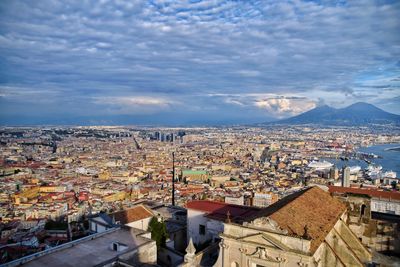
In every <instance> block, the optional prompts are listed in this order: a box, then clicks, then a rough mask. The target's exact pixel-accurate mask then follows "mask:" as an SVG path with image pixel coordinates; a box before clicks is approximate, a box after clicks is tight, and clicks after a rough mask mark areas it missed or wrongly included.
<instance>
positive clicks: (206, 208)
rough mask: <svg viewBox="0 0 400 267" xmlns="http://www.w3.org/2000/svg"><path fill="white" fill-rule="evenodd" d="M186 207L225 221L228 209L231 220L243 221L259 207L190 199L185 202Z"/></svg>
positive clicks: (257, 210)
mask: <svg viewBox="0 0 400 267" xmlns="http://www.w3.org/2000/svg"><path fill="white" fill-rule="evenodd" d="M186 207H187V208H188V209H193V210H198V211H202V212H205V213H207V217H209V218H212V219H215V220H219V221H225V220H226V219H227V213H228V211H229V213H230V219H231V220H232V221H233V222H240V221H243V220H244V219H245V218H247V217H249V216H253V215H255V214H256V213H257V212H259V211H260V209H259V208H256V207H249V206H239V205H233V204H227V203H224V202H216V201H210V200H197V201H191V202H188V203H187V204H186Z"/></svg>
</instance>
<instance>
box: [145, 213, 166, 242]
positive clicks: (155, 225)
mask: <svg viewBox="0 0 400 267" xmlns="http://www.w3.org/2000/svg"><path fill="white" fill-rule="evenodd" d="M148 231H149V232H151V239H153V240H154V241H156V244H157V248H160V247H165V241H166V240H167V226H166V225H165V222H164V221H161V222H159V221H158V219H157V217H153V218H151V220H150V223H149V229H148Z"/></svg>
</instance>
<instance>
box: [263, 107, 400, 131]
mask: <svg viewBox="0 0 400 267" xmlns="http://www.w3.org/2000/svg"><path fill="white" fill-rule="evenodd" d="M266 124H322V125H343V126H351V125H354V126H361V125H369V124H396V125H400V115H396V114H392V113H389V112H386V111H384V110H382V109H380V108H377V107H375V106H374V105H371V104H368V103H364V102H358V103H355V104H353V105H350V106H348V107H345V108H340V109H336V108H332V107H329V106H327V105H324V106H319V107H316V108H314V109H312V110H309V111H307V112H304V113H302V114H300V115H297V116H294V117H291V118H287V119H283V120H279V121H275V122H272V123H266Z"/></svg>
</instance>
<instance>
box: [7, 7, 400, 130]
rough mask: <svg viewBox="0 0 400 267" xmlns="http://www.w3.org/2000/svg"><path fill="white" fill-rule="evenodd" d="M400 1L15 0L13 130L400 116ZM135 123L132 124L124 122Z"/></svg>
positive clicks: (10, 26)
mask: <svg viewBox="0 0 400 267" xmlns="http://www.w3.org/2000/svg"><path fill="white" fill-rule="evenodd" d="M399 11H400V3H398V2H394V1H362V2H361V3H353V2H352V3H347V2H346V1H333V2H331V1H307V2H302V1H288V2H281V1H268V2H264V1H237V2H233V1H187V2H180V3H175V2H174V1H137V2H135V3H129V2H128V3H121V2H116V3H112V2H108V1H99V2H97V1H94V2H90V1H88V2H84V3H81V2H77V3H76V4H72V3H68V4H67V3H61V2H57V1H40V2H37V3H33V2H25V1H3V2H2V3H0V14H1V17H0V25H1V26H0V59H1V63H0V124H8V125H10V124H14V125H17V124H128V123H130V124H172V123H173V124H181V125H185V124H229V123H255V122H264V121H271V120H274V119H280V118H287V117H291V116H294V115H297V114H300V113H302V112H305V111H307V110H310V109H312V108H315V107H316V106H320V105H323V104H328V105H330V106H332V107H335V108H342V107H345V106H348V105H350V104H352V103H355V102H359V101H363V102H368V103H371V104H374V105H376V106H377V107H379V108H382V109H384V110H385V111H388V112H391V113H395V114H400V108H399V107H400V105H399V104H400V65H399V60H398V59H399V54H400V46H399V44H400V35H399V34H398V29H399V26H400V16H399ZM124 122H125V123H124Z"/></svg>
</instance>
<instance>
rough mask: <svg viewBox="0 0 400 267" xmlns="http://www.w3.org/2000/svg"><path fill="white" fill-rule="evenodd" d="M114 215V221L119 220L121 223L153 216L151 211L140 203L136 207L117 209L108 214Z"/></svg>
mask: <svg viewBox="0 0 400 267" xmlns="http://www.w3.org/2000/svg"><path fill="white" fill-rule="evenodd" d="M113 216H114V218H115V221H116V222H118V221H119V222H120V223H121V224H127V223H131V222H135V221H139V220H142V219H145V218H149V217H153V216H154V215H153V213H152V212H150V211H149V210H148V209H146V208H145V207H143V206H142V205H138V206H136V207H133V208H130V209H127V210H123V211H118V212H115V213H113V214H111V215H110V217H111V218H112V217H113Z"/></svg>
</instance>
